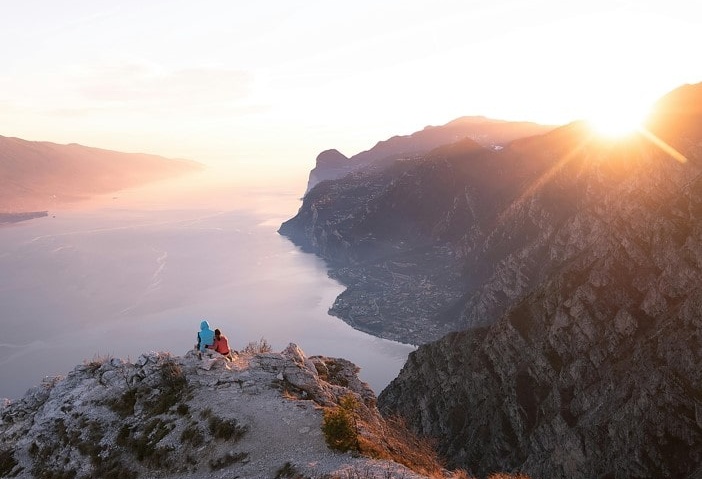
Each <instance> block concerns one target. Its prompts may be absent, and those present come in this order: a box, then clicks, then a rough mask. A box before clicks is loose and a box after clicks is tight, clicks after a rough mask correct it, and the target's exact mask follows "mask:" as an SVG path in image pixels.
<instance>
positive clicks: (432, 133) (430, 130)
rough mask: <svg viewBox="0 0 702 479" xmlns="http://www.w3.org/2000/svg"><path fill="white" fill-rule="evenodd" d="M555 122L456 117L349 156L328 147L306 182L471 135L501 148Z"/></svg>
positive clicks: (415, 153) (412, 155)
mask: <svg viewBox="0 0 702 479" xmlns="http://www.w3.org/2000/svg"><path fill="white" fill-rule="evenodd" d="M552 128H553V126H548V125H539V124H536V123H529V122H507V121H501V120H492V119H489V118H485V117H481V116H478V117H475V116H474V117H468V116H467V117H462V118H457V119H456V120H453V121H451V122H449V123H447V124H445V125H441V126H427V127H426V128H424V129H423V130H421V131H417V132H414V133H412V134H411V135H402V136H394V137H392V138H389V139H387V140H384V141H380V142H378V143H377V144H376V145H375V146H374V147H373V148H371V149H370V150H366V151H363V152H361V153H358V154H357V155H354V156H352V157H351V158H347V157H346V156H345V155H343V154H342V153H340V152H339V151H337V150H326V151H323V152H322V153H320V154H319V156H317V160H316V164H315V167H314V168H313V169H312V171H310V176H309V180H308V182H307V190H305V192H309V191H310V190H311V189H312V188H313V187H314V186H315V185H317V184H318V183H320V182H321V181H324V180H333V179H337V178H342V177H343V176H346V175H347V174H348V173H350V172H352V171H358V170H360V169H363V168H365V167H368V166H369V165H373V164H377V163H381V164H382V163H387V162H389V161H392V160H396V159H399V158H404V159H408V158H416V157H418V156H421V155H424V154H426V153H427V152H429V151H431V150H433V149H434V148H437V147H439V146H442V145H446V144H449V143H455V142H456V141H460V140H463V139H465V138H469V139H471V140H473V141H475V142H477V143H479V144H480V145H482V146H484V147H486V148H500V147H501V146H503V145H505V144H507V143H509V142H510V141H512V140H515V139H517V138H523V137H527V136H533V135H537V134H540V133H545V132H547V131H549V130H551V129H552Z"/></svg>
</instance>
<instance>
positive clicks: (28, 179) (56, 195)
mask: <svg viewBox="0 0 702 479" xmlns="http://www.w3.org/2000/svg"><path fill="white" fill-rule="evenodd" d="M203 168H204V166H203V165H202V164H200V163H197V162H195V161H191V160H183V159H167V158H165V157H162V156H158V155H151V154H145V153H122V152H117V151H113V150H105V149H101V148H95V147H89V146H83V145H79V144H76V143H71V144H68V145H61V144H58V143H52V142H46V141H42V142H39V141H27V140H23V139H21V138H13V137H4V136H0V213H26V212H31V211H42V210H48V209H51V208H53V207H54V206H56V205H60V204H65V203H70V202H75V201H81V200H84V199H87V198H90V197H91V196H94V195H97V194H104V193H110V192H114V191H118V190H120V189H124V188H127V187H131V186H136V185H139V184H144V183H148V182H151V181H155V180H159V179H165V178H169V177H173V176H179V175H183V174H187V173H191V172H195V171H199V170H201V169H203Z"/></svg>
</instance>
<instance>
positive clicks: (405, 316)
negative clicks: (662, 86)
mask: <svg viewBox="0 0 702 479" xmlns="http://www.w3.org/2000/svg"><path fill="white" fill-rule="evenodd" d="M692 90H694V89H692ZM692 90H687V93H686V95H690V94H692V93H690V92H692ZM671 95H672V96H678V95H680V92H676V93H674V94H671ZM672 96H671V97H669V98H667V99H666V101H665V102H664V103H665V104H666V105H668V107H665V106H664V105H663V104H661V106H660V108H661V111H662V110H664V109H665V108H668V113H666V114H665V115H667V117H666V118H667V119H666V120H665V121H663V120H660V118H663V113H661V116H659V120H658V123H652V124H651V128H650V129H651V131H653V132H654V133H655V134H657V135H659V136H660V137H661V138H663V140H664V141H667V142H668V143H670V144H671V145H672V146H673V147H675V148H679V149H681V151H683V152H685V153H686V154H687V155H688V156H689V158H690V161H687V162H686V163H685V164H681V163H679V162H678V161H676V160H675V159H673V156H675V155H673V156H671V151H672V150H667V151H664V150H665V149H664V148H663V149H662V147H661V143H660V142H656V141H655V140H652V139H651V138H650V137H646V136H643V135H641V136H638V137H636V138H631V139H629V140H627V141H624V142H618V143H612V142H605V141H602V140H601V139H599V138H596V137H594V136H593V134H592V133H591V132H590V130H589V129H588V128H587V126H586V125H585V124H582V123H573V124H571V125H567V126H564V127H561V128H558V129H556V130H553V131H551V132H549V133H546V134H543V135H539V136H534V137H530V138H524V139H520V140H516V141H513V142H512V143H510V144H509V145H507V146H505V148H503V149H502V150H499V151H495V150H492V149H486V148H481V147H480V146H479V145H477V144H476V143H474V142H471V141H469V140H464V141H462V142H458V143H456V144H453V145H448V146H445V147H442V148H437V149H435V150H433V151H432V152H430V153H428V154H427V155H425V156H423V157H421V158H417V159H414V160H405V161H396V162H394V163H392V164H391V165H390V166H389V167H386V168H382V169H380V168H378V169H367V170H365V171H359V172H356V173H354V174H352V175H350V176H347V177H345V178H343V179H340V180H335V181H330V182H325V183H323V184H320V185H318V186H317V187H316V188H314V189H313V190H312V191H310V192H309V193H308V194H307V195H306V197H305V199H304V201H303V205H302V207H301V208H300V211H299V212H298V214H297V215H296V216H295V217H294V218H292V219H290V220H289V221H287V222H285V223H283V225H282V226H281V228H280V232H281V233H282V234H284V235H286V236H288V237H289V238H290V239H291V240H292V241H294V242H295V243H296V244H298V245H300V246H301V247H302V248H303V249H304V250H306V251H310V252H313V253H315V254H318V255H319V256H321V257H323V258H324V259H326V260H327V262H328V263H329V265H330V269H331V272H330V274H331V275H332V276H334V277H336V278H338V279H339V280H340V281H341V282H342V283H344V284H345V285H346V286H347V287H348V289H347V290H346V291H345V292H344V293H342V295H341V296H340V297H339V298H338V299H337V302H336V304H335V305H334V307H333V308H332V312H334V313H335V314H337V315H338V316H340V317H341V318H342V319H344V320H345V321H347V322H349V323H350V324H351V325H353V326H354V327H356V328H358V329H362V330H364V331H367V332H370V333H372V334H376V335H378V336H383V337H388V338H392V339H397V340H400V341H405V342H412V343H415V344H420V343H424V342H427V341H431V340H435V339H438V338H439V337H441V336H442V335H443V334H446V333H447V332H450V331H454V330H461V329H465V328H470V327H478V326H482V325H486V324H490V323H492V322H494V321H495V320H496V319H497V318H499V317H500V316H501V315H502V314H504V313H505V311H506V310H507V309H508V308H509V307H510V306H512V305H513V304H514V303H515V301H517V300H519V299H520V298H521V297H523V296H524V295H525V294H527V293H528V292H529V291H531V290H532V289H534V288H535V287H537V286H538V285H539V284H541V282H542V281H544V280H545V279H546V278H549V277H550V276H551V275H552V274H554V273H556V272H557V271H558V270H559V269H560V268H561V265H562V263H563V262H564V261H568V260H570V259H572V257H574V256H576V255H578V254H580V253H581V252H583V248H584V245H585V244H586V242H587V241H588V237H585V235H590V236H589V239H597V238H599V237H598V236H597V235H598V232H599V231H600V230H601V229H602V228H603V227H609V228H611V227H612V226H613V225H616V224H620V223H621V224H624V223H626V224H628V223H630V219H632V218H633V219H632V220H633V221H635V220H636V218H635V217H633V216H632V215H635V214H636V213H637V212H638V209H640V208H641V207H643V206H641V205H642V204H643V203H645V202H646V201H647V198H655V199H651V200H650V201H652V202H653V203H655V201H658V200H659V199H661V200H668V199H670V198H671V195H675V194H677V193H679V191H678V188H680V187H681V186H682V185H685V184H686V183H687V182H688V181H689V180H690V179H691V178H694V176H695V175H696V174H697V173H696V172H697V169H696V168H697V167H696V166H695V163H694V161H693V160H694V159H695V158H696V155H698V154H699V145H698V144H697V142H699V138H700V136H699V135H697V136H695V135H696V134H697V131H696V130H695V129H694V128H695V127H694V126H689V125H696V124H698V119H696V117H694V115H693V114H692V113H690V112H689V111H688V110H689V108H688V110H684V111H683V110H681V109H680V108H677V109H675V108H673V107H671V106H670V105H672V100H671V98H672ZM676 101H678V100H676ZM680 102H681V103H683V104H688V103H686V102H685V100H679V103H680ZM690 115H692V116H690ZM673 124H675V125H677V126H676V127H675V128H673V129H671V127H670V125H673ZM666 125H667V126H666ZM685 125H688V126H685ZM644 195H647V196H645V197H644ZM622 203H623V204H624V205H625V206H624V207H623V208H622V207H620V205H621V204H622ZM649 206H651V205H649ZM649 214H653V213H649ZM578 228H580V229H582V231H580V230H579V229H578ZM588 244H589V243H588ZM602 247H604V246H603V245H600V246H598V247H595V246H593V248H595V249H596V248H602Z"/></svg>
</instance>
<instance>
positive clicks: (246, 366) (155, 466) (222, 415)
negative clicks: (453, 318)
mask: <svg viewBox="0 0 702 479" xmlns="http://www.w3.org/2000/svg"><path fill="white" fill-rule="evenodd" d="M357 371H358V368H357V367H356V366H355V365H354V364H352V363H351V362H349V361H347V360H344V359H338V358H327V357H321V356H313V357H307V356H305V354H304V353H303V352H302V351H301V350H300V348H298V347H297V346H296V345H294V344H290V345H289V346H288V347H287V348H286V349H285V350H284V351H282V352H281V353H272V352H258V353H256V352H250V353H242V354H240V355H239V356H237V357H235V359H234V361H231V362H230V361H227V360H226V359H225V358H223V357H221V356H219V355H218V356H217V357H216V358H212V357H204V358H202V359H199V358H198V357H197V355H196V354H194V353H193V352H188V353H187V354H186V355H185V356H183V357H179V356H173V355H171V354H169V353H156V352H151V353H148V354H143V355H141V356H140V357H139V358H138V359H137V360H136V361H135V362H134V363H131V362H129V361H124V360H122V359H117V358H100V359H95V360H93V361H89V362H86V363H85V364H83V365H80V366H77V367H76V368H75V369H74V370H73V371H72V372H70V373H69V374H68V375H67V376H66V377H65V378H47V379H45V380H44V382H43V383H42V384H41V385H39V386H37V387H34V388H32V389H30V390H29V391H28V392H27V393H26V395H25V396H24V397H23V398H21V399H19V400H17V401H13V402H11V401H9V400H3V402H2V403H1V404H0V477H17V478H30V477H42V478H88V477H114V478H117V477H119V478H128V479H129V478H131V479H134V478H140V477H171V478H201V477H202V478H205V477H207V478H213V477H239V478H274V477H275V478H278V477H296V478H322V477H324V478H330V479H331V478H336V477H344V478H355V477H358V478H361V477H363V478H374V477H402V478H407V479H412V478H420V477H437V476H435V474H440V475H441V477H450V476H451V475H450V474H449V473H447V472H446V471H441V470H440V468H438V463H436V462H434V463H432V464H431V465H429V464H428V463H425V464H421V462H422V460H424V459H421V460H420V459H417V458H419V457H420V456H421V454H422V451H421V447H419V448H417V447H414V446H413V445H412V444H410V443H408V442H407V441H406V440H404V439H402V438H400V437H399V436H398V435H397V434H394V433H392V431H393V430H395V431H397V430H399V429H398V427H399V426H398V425H397V424H393V423H392V422H391V421H386V420H385V419H383V418H382V417H381V416H380V415H379V414H378V411H377V409H376V397H375V394H374V393H373V391H372V390H371V389H370V388H369V386H368V385H367V384H366V383H364V382H362V381H360V380H359V379H358V376H357V374H356V373H357ZM340 404H342V405H344V408H345V409H344V410H345V411H346V412H350V415H349V416H348V417H349V418H350V419H352V422H351V426H352V428H353V430H354V433H355V434H354V436H353V444H352V447H351V448H350V450H351V452H339V451H336V450H333V449H331V448H330V447H329V446H328V445H327V439H328V438H327V437H326V436H327V433H326V432H323V426H324V424H325V423H327V422H331V423H333V421H327V420H325V419H324V418H325V415H329V417H330V418H332V419H333V418H337V419H338V418H339V417H340V416H339V415H337V416H334V414H335V413H338V412H339V411H342V409H340V406H339V405H340ZM349 405H351V406H349ZM341 416H343V414H341ZM342 419H343V418H342ZM408 437H409V436H408ZM410 442H411V441H410ZM413 455H414V458H413ZM369 456H370V457H369ZM371 457H373V458H375V459H372V458H371ZM393 457H399V458H400V459H399V461H400V462H403V463H405V464H409V465H410V466H411V467H412V468H413V469H414V471H418V472H413V471H412V470H410V469H409V468H407V467H405V466H403V465H401V464H399V463H398V462H395V460H393ZM434 459H435V458H430V462H431V461H433V460H434ZM444 474H446V476H444Z"/></svg>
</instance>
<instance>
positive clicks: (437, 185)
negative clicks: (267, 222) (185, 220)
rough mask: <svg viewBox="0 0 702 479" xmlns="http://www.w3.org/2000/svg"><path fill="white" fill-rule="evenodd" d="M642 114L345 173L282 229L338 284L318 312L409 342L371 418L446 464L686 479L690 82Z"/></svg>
mask: <svg viewBox="0 0 702 479" xmlns="http://www.w3.org/2000/svg"><path fill="white" fill-rule="evenodd" d="M655 111H656V114H655V115H654V116H653V117H652V118H651V120H650V121H649V122H648V124H647V130H645V132H643V133H641V134H639V135H636V136H634V137H631V138H628V139H622V140H620V141H616V140H603V139H601V138H598V137H596V136H595V135H594V134H593V133H592V132H591V130H590V129H589V128H588V127H587V126H586V125H585V124H584V123H573V124H570V125H565V126H563V127H559V128H556V129H553V130H552V131H549V132H547V133H545V134H540V135H537V136H531V137H526V138H521V139H517V140H514V141H512V142H511V143H509V144H507V145H505V146H504V148H502V149H501V150H499V151H496V150H495V149H492V148H485V147H483V146H482V145H480V144H478V143H477V142H475V141H471V140H463V141H459V142H457V143H453V144H449V145H445V146H443V147H440V148H437V149H434V150H432V151H431V152H429V153H427V154H425V155H421V156H420V157H418V158H414V159H411V160H406V161H399V162H398V161H395V162H389V163H388V164H387V166H385V167H384V168H375V169H373V168H371V169H365V170H363V169H361V170H359V171H356V172H354V173H353V174H352V175H348V176H346V177H344V178H342V179H337V180H333V181H326V182H323V183H320V184H318V185H317V186H315V187H314V188H313V189H312V190H310V191H309V192H308V193H307V195H306V196H305V198H304V201H303V205H302V207H301V208H300V211H299V212H298V214H297V215H296V216H295V217H294V218H292V219H291V220H289V221H287V222H286V223H284V224H283V225H282V226H281V229H280V232H281V233H282V234H284V235H286V236H288V237H289V238H291V239H292V240H293V241H294V242H296V243H297V244H299V245H300V246H301V247H302V248H303V249H305V250H307V251H311V252H314V253H316V254H318V255H319V256H321V257H323V258H325V259H326V260H327V261H328V264H329V266H330V274H331V275H332V276H333V277H335V278H338V279H339V280H340V281H341V282H343V283H344V284H345V285H347V286H348V289H347V290H346V291H345V292H344V293H342V295H341V296H340V297H339V298H338V299H337V301H336V303H335V304H334V306H333V308H332V311H333V312H334V313H335V314H337V315H339V316H340V317H342V318H343V319H344V320H345V321H347V322H348V323H349V324H351V325H353V326H354V327H356V328H358V329H362V330H364V331H368V332H370V333H372V334H376V335H378V336H384V337H390V338H394V339H399V340H402V341H409V342H413V343H416V344H417V343H427V344H425V345H424V346H422V347H420V348H419V350H418V351H417V352H415V353H412V354H411V355H410V358H409V359H408V362H407V364H406V365H405V367H404V368H403V370H402V372H401V373H400V376H399V377H398V378H397V379H396V380H395V381H393V383H392V384H391V385H390V386H389V387H388V388H387V389H386V390H385V391H384V392H383V393H382V394H381V395H380V398H379V404H380V405H381V408H382V409H383V410H384V411H385V412H386V413H388V414H399V415H400V416H402V417H404V418H405V419H406V420H407V421H408V423H409V424H410V425H411V426H412V427H413V428H414V429H415V431H416V432H419V433H421V434H426V435H429V436H433V437H435V438H437V440H438V443H439V447H440V449H441V452H442V453H443V454H444V455H445V456H446V457H447V459H448V461H449V464H450V465H451V466H454V467H456V466H458V467H463V468H465V469H466V470H468V471H469V472H471V473H473V474H478V475H486V474H489V473H490V472H491V471H496V470H511V471H521V472H525V473H527V474H529V475H533V476H534V477H550V478H558V477H562V478H566V477H568V478H592V477H699V476H700V475H702V468H700V464H702V421H700V420H699V417H700V414H702V412H701V411H702V372H700V368H699V363H700V360H702V356H701V353H700V352H701V351H702V289H700V284H702V84H696V85H686V86H683V87H681V88H679V89H677V90H675V91H673V92H671V93H670V94H668V95H666V96H665V97H663V98H662V99H661V100H660V101H659V102H658V104H657V105H656V108H655ZM450 331H460V332H455V333H451V334H448V335H446V333H448V332H450ZM439 338H441V339H439ZM436 339H439V340H438V341H435V342H431V341H433V340H436Z"/></svg>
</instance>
